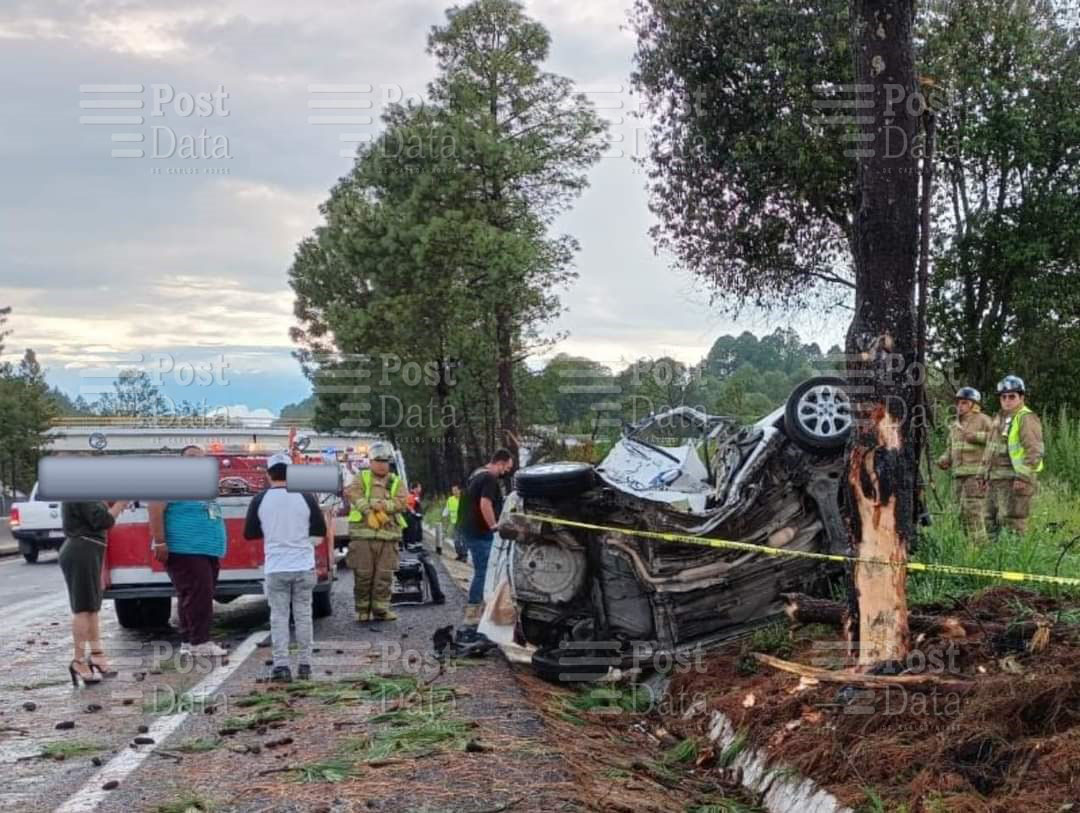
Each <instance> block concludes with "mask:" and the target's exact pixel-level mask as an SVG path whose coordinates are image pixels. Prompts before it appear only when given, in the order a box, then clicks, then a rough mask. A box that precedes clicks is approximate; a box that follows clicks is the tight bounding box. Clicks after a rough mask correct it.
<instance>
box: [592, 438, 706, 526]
mask: <svg viewBox="0 0 1080 813" xmlns="http://www.w3.org/2000/svg"><path fill="white" fill-rule="evenodd" d="M699 445H700V444H698V443H696V442H691V443H686V444H684V445H682V446H674V447H672V446H659V447H650V446H647V445H645V444H643V443H639V442H637V441H635V440H633V439H631V438H623V439H622V440H620V441H619V442H618V443H616V444H615V446H614V447H612V449H611V451H610V452H609V453H608V455H607V457H605V458H604V460H603V462H601V463H600V464H599V465H598V466H597V467H596V473H597V474H598V475H599V476H600V478H601V479H602V480H604V482H606V483H608V484H609V485H611V486H613V487H615V488H617V489H619V490H620V491H624V492H626V493H628V494H632V495H634V496H635V497H639V498H641V499H644V500H651V501H653V502H659V503H666V504H667V505H668V506H669V507H670V508H671V509H672V510H674V511H682V512H688V513H702V512H704V511H705V501H706V499H707V497H708V496H709V495H710V494H711V493H712V486H710V485H709V483H708V482H707V478H708V472H707V471H706V469H705V464H704V463H702V461H701V457H700V456H699V454H698V448H699ZM665 452H666V453H667V454H665Z"/></svg>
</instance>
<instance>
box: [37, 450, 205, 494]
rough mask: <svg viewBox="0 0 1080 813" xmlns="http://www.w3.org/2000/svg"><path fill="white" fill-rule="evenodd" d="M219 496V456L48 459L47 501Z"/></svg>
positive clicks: (42, 487)
mask: <svg viewBox="0 0 1080 813" xmlns="http://www.w3.org/2000/svg"><path fill="white" fill-rule="evenodd" d="M217 496H218V461H217V458H214V457H164V456H161V455H158V456H155V457H126V456H125V457H119V456H118V457H43V458H42V459H41V460H39V461H38V499H42V500H72V501H84V502H88V501H93V500H210V499H213V498H215V497H217Z"/></svg>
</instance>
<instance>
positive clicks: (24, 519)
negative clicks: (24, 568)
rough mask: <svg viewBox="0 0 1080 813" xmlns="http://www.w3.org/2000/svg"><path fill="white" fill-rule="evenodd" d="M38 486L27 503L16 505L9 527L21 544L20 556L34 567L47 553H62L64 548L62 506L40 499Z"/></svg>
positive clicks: (12, 507)
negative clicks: (44, 553) (41, 556)
mask: <svg viewBox="0 0 1080 813" xmlns="http://www.w3.org/2000/svg"><path fill="white" fill-rule="evenodd" d="M37 490H38V487H37V483H34V488H33V490H32V491H31V492H30V498H29V499H28V500H26V501H25V502H17V503H12V505H11V514H10V516H9V518H8V524H9V525H10V527H11V535H12V536H13V537H15V541H16V542H18V543H19V553H21V554H22V555H23V558H24V559H26V561H27V562H29V563H31V564H33V563H34V562H36V561H37V560H38V554H39V553H40V552H41V551H43V550H59V549H60V546H61V545H62V544H64V528H63V520H62V518H61V516H60V503H58V502H45V501H43V500H39V499H37Z"/></svg>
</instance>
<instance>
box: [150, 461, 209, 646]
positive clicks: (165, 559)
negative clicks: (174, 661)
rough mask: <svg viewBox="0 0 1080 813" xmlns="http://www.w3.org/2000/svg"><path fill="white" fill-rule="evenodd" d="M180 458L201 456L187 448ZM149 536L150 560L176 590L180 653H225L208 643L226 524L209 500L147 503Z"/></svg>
mask: <svg viewBox="0 0 1080 813" xmlns="http://www.w3.org/2000/svg"><path fill="white" fill-rule="evenodd" d="M181 454H182V455H184V456H185V457H201V456H202V455H203V454H204V452H203V450H202V449H201V448H200V447H199V446H187V447H186V448H185V449H184V450H183V451H182V452H181ZM148 510H149V513H150V533H151V534H152V536H153V540H154V541H153V551H154V558H156V559H157V560H158V561H159V562H161V563H162V564H164V565H165V569H166V571H168V574H169V579H171V580H172V583H173V587H174V588H175V590H176V604H177V609H178V611H179V615H180V641H181V643H180V651H181V652H190V653H191V654H193V655H206V656H210V657H221V656H222V655H227V654H228V650H225V649H222V648H221V647H220V646H218V645H217V644H215V643H213V642H212V641H211V640H210V623H211V621H212V620H213V616H214V589H215V587H216V586H217V577H218V571H219V570H220V567H221V558H222V557H223V556H224V555H225V520H224V518H223V517H222V515H221V505H220V504H219V503H218V501H217V500H216V499H213V500H180V501H176V502H152V503H150V504H149V506H148Z"/></svg>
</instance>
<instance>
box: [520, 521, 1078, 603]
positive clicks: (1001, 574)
mask: <svg viewBox="0 0 1080 813" xmlns="http://www.w3.org/2000/svg"><path fill="white" fill-rule="evenodd" d="M518 516H520V517H522V518H524V519H531V520H536V521H539V522H550V523H552V524H553V525H565V526H568V527H571V528H582V529H584V530H587V531H604V532H611V531H613V532H615V533H620V534H625V535H626V536H639V537H642V538H644V539H659V540H660V541H662V542H686V543H688V544H691V545H704V546H705V547H709V548H727V549H729V550H742V551H746V552H747V553H761V554H764V555H766V556H791V557H795V558H802V559H817V560H819V561H825V562H841V563H843V564H854V563H855V562H858V563H860V564H864V565H882V566H885V567H896V566H898V565H899V564H900V563H898V562H886V561H883V560H881V559H864V558H860V557H858V556H844V555H842V554H839V553H816V552H814V551H808V550H792V549H790V548H770V547H769V546H768V545H755V544H753V543H751V542H735V541H733V540H730V539H714V538H712V537H707V536H690V535H689V534H677V533H669V532H665V531H639V530H636V529H634V528H616V527H613V526H606V525H594V524H593V523H590V522H578V521H577V520H572V519H562V518H560V517H549V516H546V515H541V514H518ZM903 566H904V567H906V568H907V569H908V570H913V571H921V572H925V573H947V574H949V575H953V576H981V577H983V578H988V579H1002V580H1004V581H1010V582H1040V583H1042V584H1064V585H1068V586H1070V587H1080V578H1076V577H1073V576H1047V575H1045V574H1041V573H1020V572H1017V571H1015V570H986V569H984V568H980V567H961V566H960V565H943V564H935V563H931V562H904V563H903Z"/></svg>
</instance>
